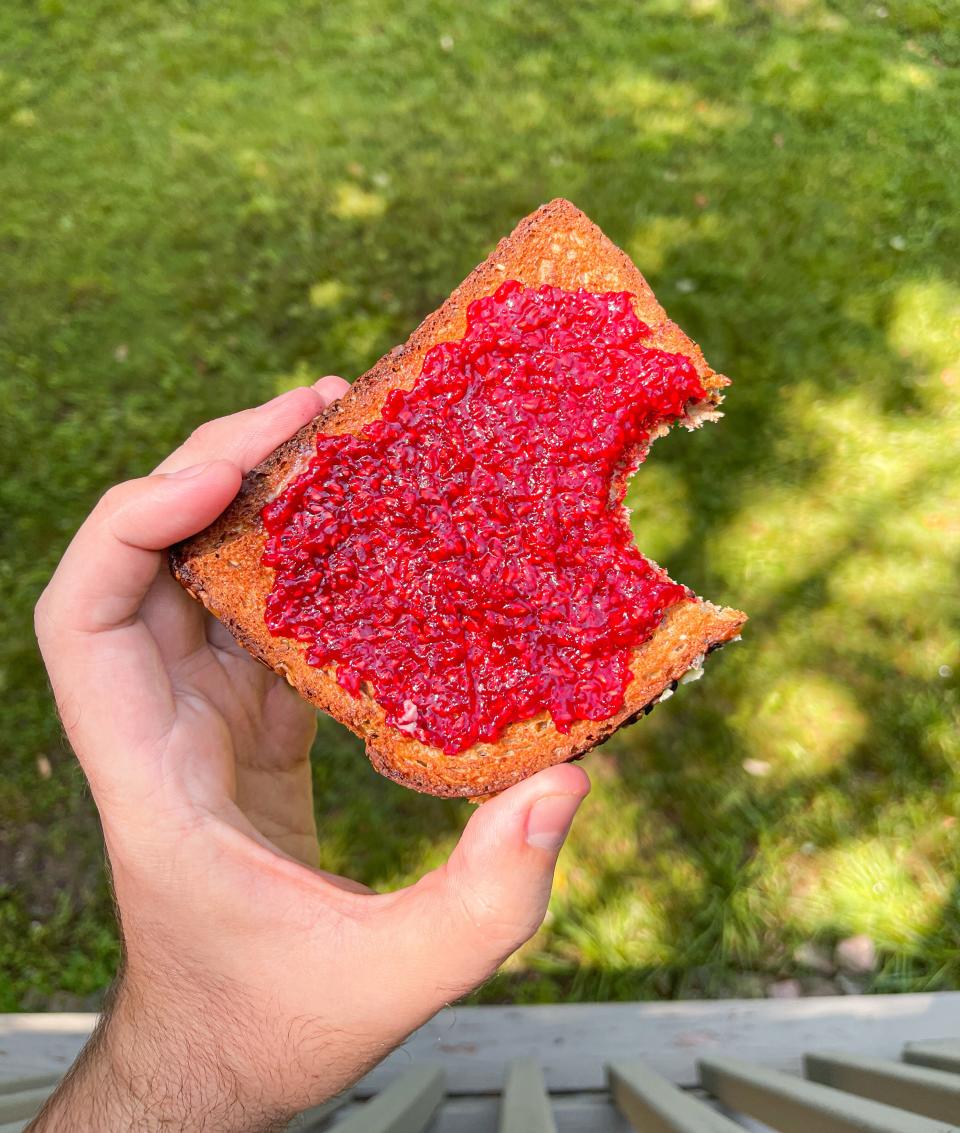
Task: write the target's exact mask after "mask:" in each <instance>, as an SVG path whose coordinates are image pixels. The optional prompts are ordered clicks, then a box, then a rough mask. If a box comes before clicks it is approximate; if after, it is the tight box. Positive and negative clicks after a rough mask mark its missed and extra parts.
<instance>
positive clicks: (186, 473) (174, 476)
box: [166, 460, 217, 480]
mask: <svg viewBox="0 0 960 1133" xmlns="http://www.w3.org/2000/svg"><path fill="white" fill-rule="evenodd" d="M216 463H217V462H216V461H215V460H205V461H204V462H203V463H202V464H190V465H188V466H187V467H186V468H181V469H180V470H179V472H168V473H166V475H167V476H168V477H169V479H171V480H192V479H193V478H194V476H202V475H203V473H204V472H206V470H207V469H208V468H209V467H210V465H211V464H216Z"/></svg>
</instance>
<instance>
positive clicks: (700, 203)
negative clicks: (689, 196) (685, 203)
mask: <svg viewBox="0 0 960 1133" xmlns="http://www.w3.org/2000/svg"><path fill="white" fill-rule="evenodd" d="M693 203H694V204H695V205H696V206H697V208H698V209H705V208H706V207H707V205H708V204H710V198H709V197H708V196H707V194H706V193H695V194H694V197H693Z"/></svg>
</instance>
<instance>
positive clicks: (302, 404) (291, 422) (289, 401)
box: [154, 374, 350, 472]
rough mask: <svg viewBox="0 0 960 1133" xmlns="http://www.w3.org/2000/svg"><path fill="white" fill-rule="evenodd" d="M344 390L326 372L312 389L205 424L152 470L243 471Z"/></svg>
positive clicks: (292, 392) (344, 386)
mask: <svg viewBox="0 0 960 1133" xmlns="http://www.w3.org/2000/svg"><path fill="white" fill-rule="evenodd" d="M349 388H350V386H349V384H348V383H347V382H345V381H344V380H343V378H338V377H336V376H335V375H333V374H328V375H327V376H326V377H323V378H320V380H319V381H317V382H315V383H314V384H313V385H312V386H301V387H300V388H298V389H293V390H289V391H288V392H287V393H282V394H280V396H279V397H275V398H274V399H273V400H272V401H268V402H267V403H266V404H265V405H258V406H256V408H254V409H244V410H242V411H241V412H240V413H231V414H230V415H229V416H227V417H218V418H217V419H216V420H214V421H207V422H206V424H203V425H201V426H200V427H199V428H198V429H195V430H194V432H193V433H192V434H191V435H190V436H189V437H188V438H187V440H186V441H184V443H183V444H182V445H181V446H180V447H179V448H178V449H176V450H175V451H174V452H172V453H171V454H170V455H169V456H168V457H167V458H166V459H165V460H164V461H163V462H162V463H160V464H158V465H157V467H156V468H155V469H154V471H155V472H179V471H180V469H182V468H189V467H191V466H192V465H194V464H201V463H203V462H204V461H208V460H229V461H230V462H231V464H236V465H238V466H239V468H240V469H241V471H243V472H249V471H250V469H251V468H254V467H256V465H258V464H259V463H260V461H261V460H263V459H264V458H265V457H267V456H269V455H270V453H271V452H273V450H274V449H275V448H276V447H277V445H278V444H281V443H282V442H283V441H285V440H287V439H288V438H290V437H292V436H293V434H294V433H295V432H296V431H297V430H298V429H299V428H301V427H302V426H303V425H305V424H307V422H308V421H310V420H311V419H312V418H313V417H316V415H317V414H318V413H322V412H323V410H324V409H326V408H327V406H329V405H331V404H332V403H333V402H334V401H336V400H337V398H339V397H342V396H343V394H344V393H346V391H347V390H348V389H349ZM278 438H279V439H278Z"/></svg>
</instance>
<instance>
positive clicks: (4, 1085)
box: [0, 1074, 61, 1098]
mask: <svg viewBox="0 0 960 1133" xmlns="http://www.w3.org/2000/svg"><path fill="white" fill-rule="evenodd" d="M60 1077H61V1076H60V1075H59V1074H23V1075H21V1076H20V1077H18V1078H10V1079H9V1080H7V1081H0V1098H2V1097H3V1095H4V1094H16V1093H19V1092H20V1091H21V1090H39V1089H41V1088H42V1087H46V1088H47V1089H48V1090H52V1089H53V1087H54V1086H55V1085H56V1084H57V1083H58V1082H59V1081H60Z"/></svg>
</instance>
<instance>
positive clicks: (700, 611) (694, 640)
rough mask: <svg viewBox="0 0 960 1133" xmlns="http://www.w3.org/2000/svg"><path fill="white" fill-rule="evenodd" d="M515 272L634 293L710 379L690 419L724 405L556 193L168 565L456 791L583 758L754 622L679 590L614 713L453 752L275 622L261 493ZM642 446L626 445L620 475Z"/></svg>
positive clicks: (353, 420)
mask: <svg viewBox="0 0 960 1133" xmlns="http://www.w3.org/2000/svg"><path fill="white" fill-rule="evenodd" d="M508 279H515V280H518V281H519V282H520V283H522V284H525V285H526V286H530V287H536V286H540V285H542V284H551V285H554V286H557V287H561V288H564V289H567V290H576V289H577V288H585V289H586V290H589V291H593V292H603V291H627V292H630V293H631V295H632V296H633V297H634V299H633V304H634V309H635V311H636V314H637V316H638V317H639V318H640V319H641V320H642V321H643V322H644V323H646V324H647V325H648V326H649V327H650V328H651V331H652V335H651V338H650V340H649V343H650V345H652V346H656V347H658V348H660V349H662V350H667V351H671V352H675V353H678V354H683V355H685V356H686V357H688V358H689V359H690V360H691V361H692V362H693V364H694V366H695V367H696V370H697V373H698V375H699V378H700V381H701V384H702V385H703V386H704V388H705V389H706V390H707V392H708V401H707V402H705V403H701V404H700V405H697V406H692V407H691V409H690V410H689V412H688V417H687V419H686V421H685V422H684V423H685V424H687V426H688V427H693V426H694V425H697V424H699V423H700V422H701V420H703V419H707V418H709V417H710V416H712V415H714V413H713V411H714V409H715V406H716V404H717V403H718V402H719V400H720V392H721V390H722V389H723V387H724V386H726V385H727V384H728V381H727V379H726V378H724V377H723V376H722V375H720V374H717V373H715V372H714V371H713V370H712V369H711V368H710V367H709V366H708V365H707V363H706V361H705V359H704V357H703V354H702V352H701V351H700V348H699V347H698V346H697V345H696V343H694V342H692V341H691V340H690V339H689V338H688V337H687V336H686V335H685V334H684V333H683V331H681V330H680V328H679V327H678V326H676V324H675V323H673V322H671V321H670V320H669V319H668V318H667V316H666V314H665V312H664V310H663V308H662V307H661V306H660V304H659V303H658V302H657V300H656V298H655V296H654V294H653V292H652V290H651V289H650V287H649V285H648V284H647V282H646V280H645V279H644V278H643V276H642V275H641V274H640V272H639V271H638V270H637V268H636V267H635V266H634V264H633V263H632V262H631V260H630V259H629V257H628V256H627V255H626V254H625V253H624V252H622V251H621V250H620V249H619V248H617V247H616V246H615V245H614V244H613V243H612V242H611V241H610V240H609V239H608V238H607V237H606V236H605V235H604V234H603V233H602V232H601V231H600V229H599V228H598V227H597V226H596V225H595V224H593V223H592V221H590V220H589V219H588V218H587V217H586V216H585V215H584V214H583V213H582V212H580V210H579V209H577V208H576V207H575V206H574V205H572V204H570V202H569V201H565V200H555V201H551V202H550V203H549V204H546V205H543V206H542V207H541V208H539V209H537V211H536V212H534V213H532V214H531V215H530V216H528V217H526V218H525V219H524V220H522V221H521V222H520V224H519V225H518V226H517V227H516V229H514V231H513V232H512V233H511V235H510V236H508V237H507V238H506V239H504V240H502V241H501V242H500V244H498V246H497V248H496V249H495V250H494V252H493V253H492V254H491V255H490V256H489V257H488V258H487V259H486V260H485V261H484V262H483V263H482V264H480V265H479V267H477V268H476V269H475V270H474V271H473V272H472V273H471V274H470V275H469V276H468V277H467V279H466V280H465V281H464V282H463V283H462V284H461V285H460V286H459V287H458V288H457V289H456V290H455V291H454V292H453V294H452V295H451V296H450V297H449V299H447V300H446V302H445V303H444V304H443V305H442V306H441V307H440V308H439V309H438V310H436V311H434V312H433V314H431V315H428V316H427V318H426V319H424V321H423V322H422V323H421V324H420V326H419V327H418V328H417V329H416V330H415V331H414V332H413V334H412V335H411V336H410V338H409V339H408V341H407V342H406V343H405V344H404V345H403V346H398V347H396V348H395V349H394V350H392V351H390V353H389V354H387V355H386V356H385V357H383V358H381V359H380V361H379V362H377V363H376V365H375V366H374V367H373V368H372V369H370V370H368V371H367V373H365V374H364V375H363V376H362V377H360V378H358V379H357V380H356V381H355V382H354V383H353V386H352V387H351V389H350V390H349V392H348V393H347V394H345V395H344V397H343V398H341V399H340V400H339V401H338V402H335V403H334V404H333V405H331V406H330V407H329V409H327V410H326V411H325V412H324V413H322V414H321V415H320V416H319V417H317V418H316V419H315V420H314V421H312V422H311V423H310V424H309V425H307V426H306V427H305V428H303V429H301V430H300V432H299V433H297V434H296V436H294V437H293V438H291V440H289V441H288V442H286V443H285V444H283V445H281V446H280V447H279V448H278V449H276V450H275V451H274V453H273V454H272V455H271V456H269V457H268V458H267V459H266V460H265V461H264V462H263V463H262V464H261V465H260V466H259V467H257V468H255V469H253V471H252V472H250V473H249V474H248V475H247V476H246V477H245V479H244V481H243V485H242V487H241V490H240V493H239V495H238V496H237V498H236V500H235V501H234V502H233V503H232V504H231V506H230V507H229V508H228V509H227V511H226V512H224V514H223V515H222V516H221V517H220V518H219V519H218V520H216V521H215V522H214V523H213V524H212V525H211V526H210V527H208V528H207V529H206V530H205V531H202V532H201V533H200V534H199V535H196V536H194V537H193V538H191V539H189V540H187V541H186V542H184V543H181V544H179V545H178V546H176V547H174V548H172V549H171V551H170V565H171V569H172V571H173V574H174V576H175V577H176V578H177V579H178V580H179V582H180V583H181V584H182V585H183V586H184V587H185V589H186V590H187V591H188V592H189V593H190V594H191V595H193V597H194V598H196V599H197V600H199V601H200V602H202V603H203V604H204V606H206V608H207V609H208V610H209V611H210V612H211V613H212V614H214V615H215V616H216V617H217V618H219V619H220V621H222V622H223V623H224V625H226V626H227V628H228V629H229V630H230V632H231V633H232V634H233V635H234V637H235V638H236V639H237V641H239V642H240V644H241V645H243V646H244V647H245V648H246V649H247V650H249V652H250V653H252V654H253V656H254V657H256V658H258V659H259V660H260V661H262V662H263V663H264V664H265V665H267V666H268V667H269V668H271V669H273V670H274V671H276V672H277V673H280V674H282V675H283V676H284V677H285V678H286V679H287V680H288V681H289V682H290V684H291V685H292V686H293V687H294V688H295V689H296V690H297V691H298V692H299V693H300V694H301V696H303V697H305V698H306V699H307V700H308V701H310V702H311V703H312V704H314V705H316V706H317V707H318V708H320V709H322V710H323V711H325V712H328V713H329V714H330V715H331V716H333V717H335V718H336V719H337V720H339V721H340V722H341V723H343V724H345V725H346V726H347V727H349V728H350V729H351V730H352V731H354V732H355V733H356V734H357V735H358V736H360V737H361V738H362V739H363V740H364V741H365V743H366V750H367V755H368V756H369V758H370V761H371V763H372V764H373V766H374V767H375V768H376V769H377V770H378V771H379V772H380V773H381V774H383V775H385V776H386V777H387V778H389V779H392V780H394V781H395V782H397V783H401V784H403V785H404V786H407V787H411V788H413V789H414V790H417V791H422V792H425V793H427V794H432V795H440V796H446V797H469V798H482V797H485V796H489V795H492V794H496V793H497V792H499V791H502V790H504V789H505V788H507V787H509V786H511V785H512V784H514V783H516V782H518V781H519V780H521V779H525V778H527V777H528V776H530V775H532V774H534V773H535V772H537V771H540V770H542V769H543V768H545V767H549V766H551V765H553V764H556V763H562V762H565V761H568V760H572V759H578V758H579V757H581V756H582V755H584V754H585V753H586V752H588V751H589V750H590V749H591V748H594V747H596V746H597V745H598V744H599V743H602V742H603V740H605V739H607V737H608V736H610V735H612V733H613V732H615V731H616V730H617V729H618V728H620V727H622V726H623V725H625V724H628V723H630V722H631V721H633V720H635V719H636V718H637V717H638V716H640V715H642V714H643V712H644V711H645V710H647V709H649V708H650V707H652V706H653V704H655V703H656V702H657V701H658V700H659V699H662V698H664V696H665V694H668V690H671V689H672V688H674V687H675V685H676V682H678V681H679V680H680V678H681V677H683V676H684V674H685V673H687V672H688V671H690V670H698V669H699V667H700V665H701V664H702V660H703V658H704V657H705V656H706V654H707V653H709V652H710V651H711V650H713V649H716V648H717V647H718V646H720V645H722V644H723V643H724V642H727V641H729V640H731V639H732V638H734V637H736V636H737V635H738V634H739V632H740V628H741V626H742V625H743V623H744V622H745V621H746V615H745V614H743V613H741V612H740V611H738V610H731V609H722V608H719V607H717V606H714V605H712V604H711V603H709V602H706V601H702V600H700V599H690V600H686V601H683V602H680V603H678V604H677V605H675V606H672V607H671V608H670V609H668V610H667V612H666V614H665V615H664V618H663V620H662V621H661V623H660V625H659V627H658V629H657V630H656V632H655V633H654V635H653V637H652V638H650V639H649V640H648V641H647V642H645V643H644V644H643V645H642V646H640V647H639V648H638V649H636V650H635V651H634V654H633V657H632V659H631V669H632V673H633V679H632V680H631V681H630V683H629V684H628V686H627V689H626V694H625V701H624V704H623V707H622V709H621V710H620V711H619V712H618V713H617V714H616V715H614V716H611V717H609V718H607V719H605V720H600V721H593V720H578V721H575V722H574V723H573V724H572V726H571V727H570V730H569V732H567V733H561V732H560V731H558V729H557V728H556V727H555V726H554V723H553V720H552V718H551V717H550V715H549V713H547V712H543V713H540V714H539V715H537V716H534V717H532V718H531V719H527V720H522V721H519V722H516V723H513V724H510V725H508V726H507V727H506V728H505V729H504V731H503V732H502V734H501V736H500V738H499V739H498V740H497V741H496V742H495V743H477V744H475V745H474V746H472V747H470V748H468V749H466V750H465V751H462V752H459V753H458V754H456V755H445V754H444V753H443V752H442V751H441V750H440V749H439V748H435V747H432V746H430V745H428V744H424V743H421V742H420V741H419V740H417V739H415V738H412V737H408V736H406V735H405V734H403V733H402V732H400V731H399V730H397V729H396V728H395V727H393V726H391V725H388V724H387V723H386V722H385V713H384V711H383V709H382V708H381V707H380V705H379V704H378V703H377V701H376V700H375V699H374V698H373V696H372V695H371V693H372V691H373V690H372V689H371V690H369V691H366V688H367V687H368V686H363V687H362V688H361V692H360V694H359V695H358V696H353V695H351V694H350V693H348V692H347V691H346V690H345V689H343V688H341V686H340V685H339V684H338V683H337V680H336V673H335V669H334V667H333V666H330V667H327V668H322V669H321V668H316V667H314V666H311V665H309V664H308V663H307V661H306V658H305V654H306V649H307V647H306V646H305V645H304V644H302V643H299V642H296V641H293V640H291V639H289V638H284V637H274V636H273V635H272V634H271V633H270V631H269V630H268V628H267V626H266V624H265V621H264V608H265V603H266V598H267V595H268V594H269V593H270V590H271V587H272V584H273V572H272V571H271V570H270V569H269V568H267V567H264V566H263V565H262V564H261V556H262V553H263V548H264V542H265V533H264V528H263V524H262V521H261V518H260V512H261V510H262V509H263V507H264V505H265V504H266V503H267V502H268V501H270V500H272V499H273V498H274V497H275V496H277V495H278V494H279V493H280V492H281V491H282V490H283V488H285V487H286V485H287V484H289V483H290V481H291V480H293V479H294V478H295V477H297V476H299V475H300V474H301V473H302V472H304V471H305V470H306V468H307V465H308V464H309V462H310V460H311V458H312V457H313V455H314V453H315V451H316V438H317V435H318V434H320V433H329V434H339V433H359V432H360V431H361V430H362V429H363V427H364V426H365V425H366V424H367V423H368V422H370V421H372V420H374V419H375V418H376V417H378V416H379V415H380V412H381V409H382V407H383V403H384V401H385V399H386V397H387V395H388V394H389V393H390V391H391V390H394V389H398V388H402V389H410V388H411V387H412V386H413V385H414V383H415V382H416V380H417V378H418V376H419V374H420V371H421V367H422V364H423V360H424V357H425V355H426V354H427V352H428V351H429V350H430V349H431V348H432V347H433V346H434V345H436V344H437V343H439V342H444V341H450V340H455V339H459V338H461V337H462V336H463V335H464V333H465V332H466V312H467V307H468V305H469V304H470V303H471V302H472V301H473V300H475V299H479V298H482V297H483V296H486V295H490V294H492V293H493V292H494V291H496V290H497V288H498V287H499V286H500V285H501V284H502V283H503V282H504V281H505V280H508ZM642 455H643V454H642V453H633V454H628V458H627V460H626V461H625V463H624V466H623V474H622V475H623V476H624V477H626V476H627V475H629V473H630V471H631V470H632V468H633V467H636V463H637V461H638V460H639V458H640V457H641V456H642ZM641 550H642V548H641Z"/></svg>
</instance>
